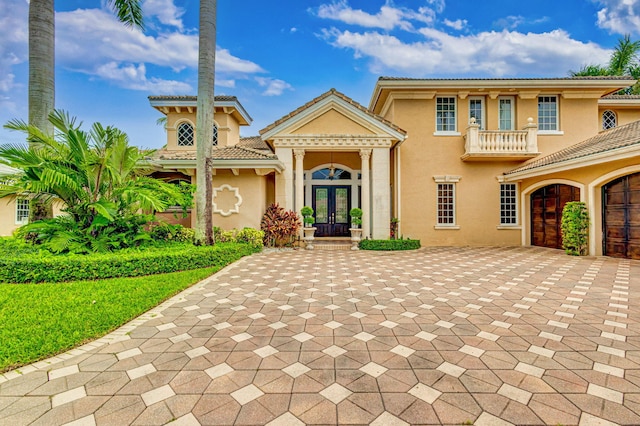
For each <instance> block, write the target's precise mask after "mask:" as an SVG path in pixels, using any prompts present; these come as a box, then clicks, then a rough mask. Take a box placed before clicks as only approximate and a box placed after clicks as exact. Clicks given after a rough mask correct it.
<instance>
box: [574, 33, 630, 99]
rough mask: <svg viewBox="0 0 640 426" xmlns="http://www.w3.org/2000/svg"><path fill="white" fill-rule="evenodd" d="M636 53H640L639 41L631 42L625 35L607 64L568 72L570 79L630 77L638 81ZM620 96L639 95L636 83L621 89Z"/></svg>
mask: <svg viewBox="0 0 640 426" xmlns="http://www.w3.org/2000/svg"><path fill="white" fill-rule="evenodd" d="M638 52H640V41H631V37H630V36H629V35H628V34H627V35H625V36H624V37H623V38H621V39H619V40H618V44H617V45H616V47H615V49H614V51H613V53H611V57H610V58H609V63H608V64H607V65H606V66H605V65H595V64H589V65H585V66H583V67H582V68H581V69H580V70H579V71H569V75H571V76H572V77H589V76H631V77H633V78H634V79H636V80H638V79H640V65H639V64H638ZM619 93H620V94H640V85H638V83H636V84H634V85H633V86H631V87H629V88H626V89H623V90H621V91H620V92H619Z"/></svg>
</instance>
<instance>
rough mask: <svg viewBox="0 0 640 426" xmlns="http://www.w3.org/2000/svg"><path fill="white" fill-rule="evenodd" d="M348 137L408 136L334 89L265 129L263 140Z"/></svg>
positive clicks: (389, 138)
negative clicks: (291, 137) (296, 137)
mask: <svg viewBox="0 0 640 426" xmlns="http://www.w3.org/2000/svg"><path fill="white" fill-rule="evenodd" d="M292 135H305V136H312V135H317V136H321V135H322V136H325V135H345V136H346V135H349V136H363V137H380V138H384V139H387V140H390V141H396V142H398V141H402V140H404V139H405V133H404V131H402V130H401V129H399V128H398V127H396V126H394V125H393V124H392V123H389V122H387V121H386V120H384V119H382V118H380V117H378V116H376V115H375V114H372V113H371V112H369V111H368V110H367V109H366V108H364V107H363V106H361V105H359V104H358V103H356V102H355V101H353V100H351V99H350V98H348V97H346V96H344V95H342V94H341V93H339V92H336V91H335V90H333V89H332V90H331V91H329V92H327V93H325V94H324V95H322V96H320V97H318V98H316V99H314V100H313V101H311V102H309V103H307V104H306V105H304V106H302V107H300V108H298V109H297V110H295V111H294V112H292V113H291V114H289V115H288V116H285V117H283V118H282V119H280V120H278V121H276V122H275V123H274V124H272V125H271V126H269V127H267V128H266V129H264V131H263V132H262V138H263V139H264V140H267V141H268V140H273V139H276V138H279V137H283V136H292Z"/></svg>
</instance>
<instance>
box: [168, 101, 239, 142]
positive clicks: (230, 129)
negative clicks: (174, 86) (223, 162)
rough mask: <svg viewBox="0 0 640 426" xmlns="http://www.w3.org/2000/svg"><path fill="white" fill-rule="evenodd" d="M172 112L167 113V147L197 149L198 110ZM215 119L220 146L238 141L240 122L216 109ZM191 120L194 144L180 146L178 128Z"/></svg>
mask: <svg viewBox="0 0 640 426" xmlns="http://www.w3.org/2000/svg"><path fill="white" fill-rule="evenodd" d="M172 111H173V112H170V113H169V114H167V124H166V131H167V149H168V150H172V151H195V149H196V147H195V138H196V136H195V129H196V111H195V109H193V112H189V111H188V110H187V109H184V110H182V111H181V112H179V113H178V112H175V111H174V110H172ZM214 120H215V122H216V123H217V124H218V146H229V145H235V144H237V143H238V141H239V138H240V124H239V123H238V121H237V120H236V119H235V118H233V117H232V116H231V115H229V114H225V113H224V112H221V111H216V113H215V115H214ZM184 121H186V122H189V123H190V124H191V125H192V126H193V130H194V145H193V146H178V140H177V137H178V136H177V135H178V132H177V129H178V125H180V123H182V122H184Z"/></svg>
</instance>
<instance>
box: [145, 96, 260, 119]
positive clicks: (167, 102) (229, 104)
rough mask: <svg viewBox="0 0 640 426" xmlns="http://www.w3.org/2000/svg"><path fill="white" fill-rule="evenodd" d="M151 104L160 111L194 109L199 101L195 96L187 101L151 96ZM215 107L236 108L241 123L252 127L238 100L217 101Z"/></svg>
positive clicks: (245, 111) (249, 117)
mask: <svg viewBox="0 0 640 426" xmlns="http://www.w3.org/2000/svg"><path fill="white" fill-rule="evenodd" d="M149 103H150V104H151V106H152V107H153V108H155V109H158V110H160V108H162V107H192V108H193V107H197V106H198V100H197V98H196V97H195V96H193V97H187V98H185V99H168V98H155V97H151V96H150V97H149ZM214 107H218V108H234V109H235V110H236V111H238V115H239V116H240V117H241V118H242V120H243V121H241V124H244V125H250V124H251V123H252V122H253V118H251V116H250V115H249V113H248V112H247V110H246V109H244V107H243V106H242V104H241V103H240V101H238V100H233V101H232V100H225V101H215V102H214ZM238 121H240V120H238Z"/></svg>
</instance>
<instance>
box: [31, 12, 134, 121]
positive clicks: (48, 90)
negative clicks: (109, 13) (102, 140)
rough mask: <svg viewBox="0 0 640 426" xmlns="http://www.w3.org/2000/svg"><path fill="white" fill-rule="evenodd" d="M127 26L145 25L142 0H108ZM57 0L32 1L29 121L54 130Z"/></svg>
mask: <svg viewBox="0 0 640 426" xmlns="http://www.w3.org/2000/svg"><path fill="white" fill-rule="evenodd" d="M107 4H108V5H109V6H110V7H112V8H113V9H114V11H115V13H116V15H117V16H118V19H119V20H120V21H121V22H122V23H124V24H125V25H126V26H134V27H138V28H141V29H142V28H143V21H142V6H141V2H140V0H108V1H107ZM54 43H55V11H54V0H31V1H30V3H29V124H31V125H32V126H35V127H36V128H38V129H42V130H44V131H47V132H49V133H50V132H52V131H53V127H52V126H51V123H50V122H49V114H51V112H52V111H53V109H54V108H55V72H54V68H55V67H54V65H55V46H54Z"/></svg>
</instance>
